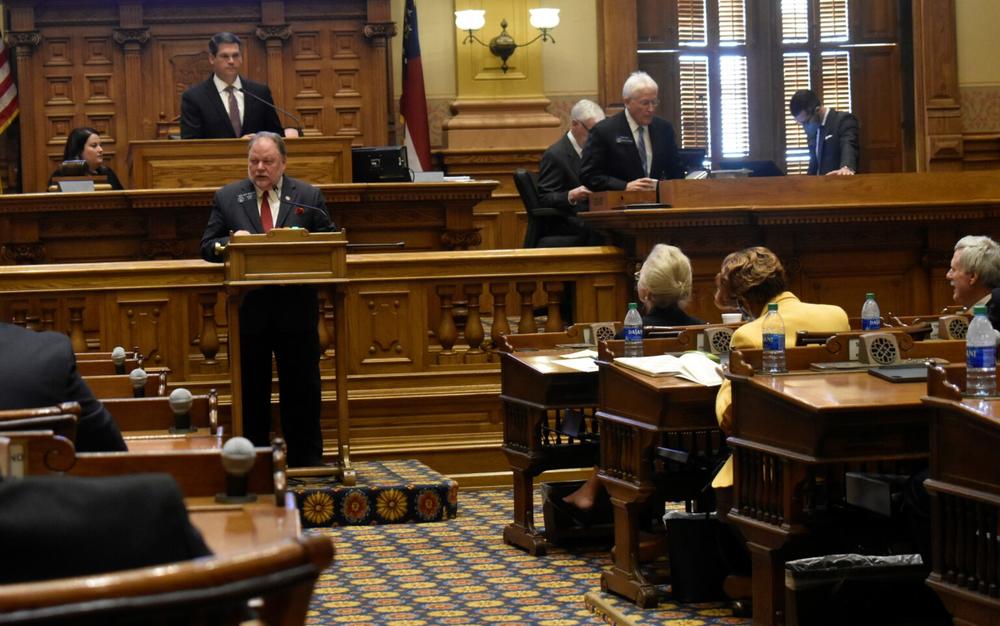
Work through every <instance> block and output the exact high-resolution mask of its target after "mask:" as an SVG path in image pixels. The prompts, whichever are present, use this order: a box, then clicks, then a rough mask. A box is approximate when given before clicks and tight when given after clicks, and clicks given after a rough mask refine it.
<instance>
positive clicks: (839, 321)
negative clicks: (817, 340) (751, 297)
mask: <svg viewBox="0 0 1000 626" xmlns="http://www.w3.org/2000/svg"><path fill="white" fill-rule="evenodd" d="M771 302H777V303H778V313H779V314H780V315H781V319H782V321H783V322H784V323H785V345H786V346H794V345H795V333H797V332H798V331H800V330H810V331H816V332H825V331H833V332H838V333H839V332H845V331H848V330H850V329H851V324H850V322H849V321H848V319H847V313H845V312H844V309H842V308H840V307H839V306H833V305H831V304H810V303H808V302H801V301H800V300H799V299H798V298H797V297H796V296H795V294H793V293H792V292H790V291H786V292H784V293H781V294H778V295H777V296H775V297H774V298H773V299H772V300H771ZM768 304H770V303H768ZM766 313H767V306H765V307H764V309H763V310H762V311H761V313H760V316H759V317H758V318H757V319H755V320H754V321H752V322H747V323H746V324H744V325H742V326H740V327H739V328H737V329H736V332H734V333H733V341H732V344H731V345H732V348H733V350H739V349H741V348H762V347H763V346H764V337H763V332H762V331H763V328H764V315H765V314H766ZM732 403H733V388H732V383H731V382H730V381H729V379H726V380H723V381H722V386H721V387H719V395H717V396H716V397H715V417H716V418H717V419H718V420H719V427H720V428H722V431H723V432H725V433H726V434H729V433H730V432H732V414H731V412H730V411H729V408H730V406H731V405H732ZM732 484H733V460H732V459H731V458H730V459H729V460H728V461H726V464H725V465H724V466H723V468H722V469H721V470H719V473H718V474H716V476H715V479H714V480H713V481H712V486H713V487H716V488H719V487H729V486H732Z"/></svg>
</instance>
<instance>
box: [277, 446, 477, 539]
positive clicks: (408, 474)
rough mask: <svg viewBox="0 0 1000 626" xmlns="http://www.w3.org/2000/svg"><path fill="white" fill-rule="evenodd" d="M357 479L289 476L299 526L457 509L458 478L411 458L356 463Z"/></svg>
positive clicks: (444, 514)
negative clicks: (349, 484)
mask: <svg viewBox="0 0 1000 626" xmlns="http://www.w3.org/2000/svg"><path fill="white" fill-rule="evenodd" d="M355 469H356V471H357V474H358V480H357V485H355V486H353V487H345V486H344V485H342V484H340V483H339V482H337V481H336V480H335V479H331V478H289V479H288V488H289V489H290V490H291V491H292V492H293V493H294V494H295V503H296V504H297V505H298V507H299V511H301V512H302V526H303V528H326V527H330V526H368V525H371V524H403V523H407V522H439V521H441V520H444V519H451V518H453V517H455V516H456V515H457V514H458V483H456V482H455V481H453V480H451V479H450V478H447V477H445V476H442V475H441V474H438V473H437V472H435V471H434V470H432V469H430V468H429V467H427V466H426V465H424V464H422V463H420V462H418V461H414V460H406V461H371V462H367V463H357V464H355Z"/></svg>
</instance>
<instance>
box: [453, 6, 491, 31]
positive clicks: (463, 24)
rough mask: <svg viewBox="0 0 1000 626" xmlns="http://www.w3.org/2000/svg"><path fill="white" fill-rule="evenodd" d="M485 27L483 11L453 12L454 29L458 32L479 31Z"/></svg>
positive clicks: (484, 12)
mask: <svg viewBox="0 0 1000 626" xmlns="http://www.w3.org/2000/svg"><path fill="white" fill-rule="evenodd" d="M485 25H486V11H485V10H483V9H466V10H465V11H455V27H456V28H458V29H459V30H479V29H480V28H482V27H483V26H485Z"/></svg>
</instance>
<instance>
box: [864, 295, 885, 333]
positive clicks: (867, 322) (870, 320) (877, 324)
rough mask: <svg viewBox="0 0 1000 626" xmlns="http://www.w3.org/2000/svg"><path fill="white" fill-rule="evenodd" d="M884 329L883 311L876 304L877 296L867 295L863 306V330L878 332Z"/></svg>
mask: <svg viewBox="0 0 1000 626" xmlns="http://www.w3.org/2000/svg"><path fill="white" fill-rule="evenodd" d="M879 328H882V311H880V310H879V308H878V302H875V294H874V293H872V292H870V291H869V292H868V293H867V294H865V303H864V304H863V305H861V330H878V329H879Z"/></svg>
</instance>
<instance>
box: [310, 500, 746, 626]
mask: <svg viewBox="0 0 1000 626" xmlns="http://www.w3.org/2000/svg"><path fill="white" fill-rule="evenodd" d="M458 497H459V500H460V502H461V504H462V515H461V516H458V517H456V518H455V519H451V520H447V521H443V522H439V523H435V524H408V525H396V524H393V525H388V526H367V527H350V526H349V527H342V528H327V529H317V530H314V531H311V532H314V533H317V534H322V535H326V536H329V537H331V538H332V540H333V541H334V542H335V544H336V551H337V554H336V557H335V558H334V563H333V565H332V566H331V568H330V569H329V570H328V571H327V572H325V573H324V574H323V575H322V576H321V577H320V579H319V580H318V581H317V583H316V589H315V591H314V592H313V599H312V604H311V606H310V611H309V617H308V618H307V620H306V623H307V624H352V625H358V626H366V625H371V626H376V625H386V626H437V625H451V624H454V625H458V624H489V625H496V626H513V625H515V624H517V625H522V624H523V625H528V626H575V625H577V624H605V623H618V624H634V625H636V626H639V625H642V626H647V625H653V624H657V625H658V624H671V625H675V626H702V625H705V626H709V625H711V626H714V625H721V624H739V625H747V624H750V620H749V619H745V618H735V617H733V616H732V614H731V612H730V611H729V609H728V608H726V607H725V606H724V605H722V604H688V605H683V604H677V603H673V602H672V601H670V600H669V598H667V599H664V600H663V601H661V604H660V606H659V607H658V608H656V609H646V610H644V609H638V608H636V607H635V606H634V605H632V604H631V603H629V602H628V601H626V600H622V599H620V598H617V597H616V596H613V595H610V594H606V593H603V592H601V590H600V572H601V568H602V567H604V566H606V565H609V564H610V559H609V554H608V552H607V551H579V552H570V551H566V550H564V549H562V548H556V549H553V550H550V551H549V553H548V554H547V555H545V556H542V557H533V556H530V555H529V554H526V553H525V552H523V551H521V550H519V549H517V548H513V547H511V546H508V545H507V544H505V543H504V542H503V539H502V533H503V527H504V526H505V525H506V524H507V523H508V522H509V521H510V519H511V511H512V510H513V502H512V495H511V491H510V490H501V491H462V492H461V493H460V494H459V496H458ZM535 502H541V499H540V498H539V497H538V496H537V495H536V498H535ZM536 519H539V520H540V519H542V515H541V511H540V510H539V511H537V512H536ZM664 591H666V590H664ZM585 595H587V596H588V597H587V600H586V601H585V600H584V596H585Z"/></svg>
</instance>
